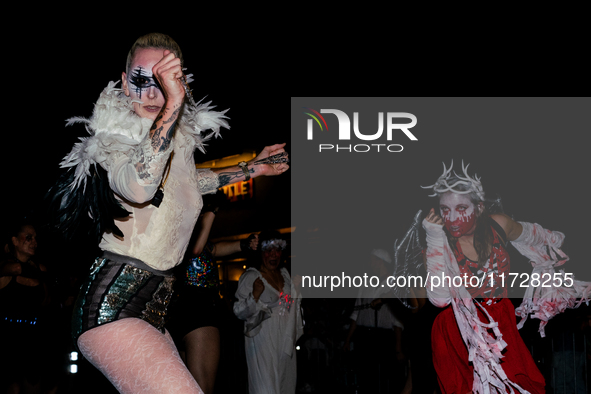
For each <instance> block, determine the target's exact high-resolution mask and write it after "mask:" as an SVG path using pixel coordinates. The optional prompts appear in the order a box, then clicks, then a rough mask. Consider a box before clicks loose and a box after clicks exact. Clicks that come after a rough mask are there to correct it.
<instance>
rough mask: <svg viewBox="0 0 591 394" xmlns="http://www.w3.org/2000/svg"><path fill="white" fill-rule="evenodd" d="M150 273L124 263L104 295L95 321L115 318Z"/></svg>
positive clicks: (101, 321) (148, 277)
mask: <svg viewBox="0 0 591 394" xmlns="http://www.w3.org/2000/svg"><path fill="white" fill-rule="evenodd" d="M152 275H153V274H152V273H151V272H149V271H144V270H142V269H139V268H136V267H133V266H130V265H125V266H124V267H123V270H122V271H121V273H120V274H119V275H118V277H117V279H116V280H115V281H114V282H113V284H112V285H111V287H110V288H109V291H108V293H107V294H106V295H105V298H104V300H103V302H102V304H101V306H100V308H99V311H98V318H97V323H98V324H103V323H107V322H110V321H113V320H115V319H116V318H117V314H118V313H119V311H120V310H121V308H122V307H123V306H124V305H125V304H126V303H127V302H128V301H129V299H130V298H131V297H132V296H133V295H134V294H136V293H137V291H138V289H140V288H141V287H142V286H143V285H144V284H145V283H146V281H147V280H148V279H150V277H151V276H152Z"/></svg>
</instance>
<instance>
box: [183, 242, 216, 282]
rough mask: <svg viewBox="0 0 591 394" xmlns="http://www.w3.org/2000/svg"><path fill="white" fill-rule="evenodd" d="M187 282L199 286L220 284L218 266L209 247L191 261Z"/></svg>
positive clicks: (187, 272)
mask: <svg viewBox="0 0 591 394" xmlns="http://www.w3.org/2000/svg"><path fill="white" fill-rule="evenodd" d="M186 284H187V285H190V286H197V287H216V286H218V285H219V274H218V267H217V265H216V263H215V260H214V258H213V256H212V254H211V253H210V252H209V248H207V247H206V248H204V250H203V253H201V254H200V255H199V256H198V257H195V258H192V259H191V260H190V261H189V266H188V267H187V271H186Z"/></svg>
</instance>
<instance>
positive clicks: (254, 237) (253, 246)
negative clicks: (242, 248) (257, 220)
mask: <svg viewBox="0 0 591 394" xmlns="http://www.w3.org/2000/svg"><path fill="white" fill-rule="evenodd" d="M258 247H259V235H258V234H250V235H249V236H248V249H250V250H257V248H258Z"/></svg>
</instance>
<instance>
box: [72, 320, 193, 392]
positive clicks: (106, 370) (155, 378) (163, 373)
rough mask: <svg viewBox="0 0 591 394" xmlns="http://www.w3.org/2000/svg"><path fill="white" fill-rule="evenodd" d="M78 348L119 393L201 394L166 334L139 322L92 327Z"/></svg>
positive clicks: (81, 339) (129, 321)
mask: <svg viewBox="0 0 591 394" xmlns="http://www.w3.org/2000/svg"><path fill="white" fill-rule="evenodd" d="M78 347H79V348H80V351H81V352H82V354H83V355H84V357H86V359H87V360H88V361H90V362H91V363H92V364H93V365H94V366H95V367H96V368H98V369H99V370H100V371H101V372H102V373H103V374H104V375H105V376H106V377H107V378H108V379H109V381H110V382H111V383H112V384H113V385H114V386H115V388H117V390H119V392H120V393H134V394H136V393H145V394H148V393H159V394H164V393H170V394H173V393H175V394H181V393H183V394H184V393H203V391H202V390H201V388H200V387H199V385H198V384H197V382H196V381H195V379H193V377H192V376H191V374H190V373H189V371H188V370H187V368H186V367H185V364H184V363H183V361H182V360H181V358H180V356H179V353H178V351H177V349H176V347H175V346H174V343H173V341H172V338H171V337H170V335H169V334H168V332H166V334H165V335H163V334H162V333H161V332H160V331H158V330H157V329H156V328H154V327H153V326H151V325H150V324H148V323H146V322H145V321H143V320H140V319H136V318H127V319H122V320H118V321H115V322H111V323H108V324H104V325H101V326H99V327H95V328H93V329H92V330H90V331H87V332H85V333H84V334H82V335H81V336H80V338H79V339H78Z"/></svg>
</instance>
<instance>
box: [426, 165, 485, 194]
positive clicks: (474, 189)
mask: <svg viewBox="0 0 591 394" xmlns="http://www.w3.org/2000/svg"><path fill="white" fill-rule="evenodd" d="M469 165H470V164H469V163H468V165H466V166H464V160H462V171H463V172H464V176H460V175H458V174H457V173H456V172H455V171H454V175H455V176H456V177H457V178H458V179H459V181H457V182H455V183H454V184H453V185H449V184H448V183H447V181H448V180H449V179H450V176H451V171H452V168H453V166H454V161H453V160H452V161H451V164H450V166H449V169H448V168H446V167H445V163H443V174H442V175H441V176H440V177H439V179H437V182H435V183H434V184H433V185H431V186H421V187H422V188H423V189H431V188H433V191H434V192H435V193H433V194H430V195H429V197H436V196H437V194H441V193H445V192H449V191H451V192H454V193H458V194H469V193H475V194H476V195H477V196H478V198H479V199H480V200H481V201H484V190H483V189H482V183H480V178H479V177H478V176H477V175H476V174H474V178H472V177H470V175H468V166H469ZM457 185H466V186H469V189H468V190H455V189H454V187H456V186H457Z"/></svg>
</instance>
